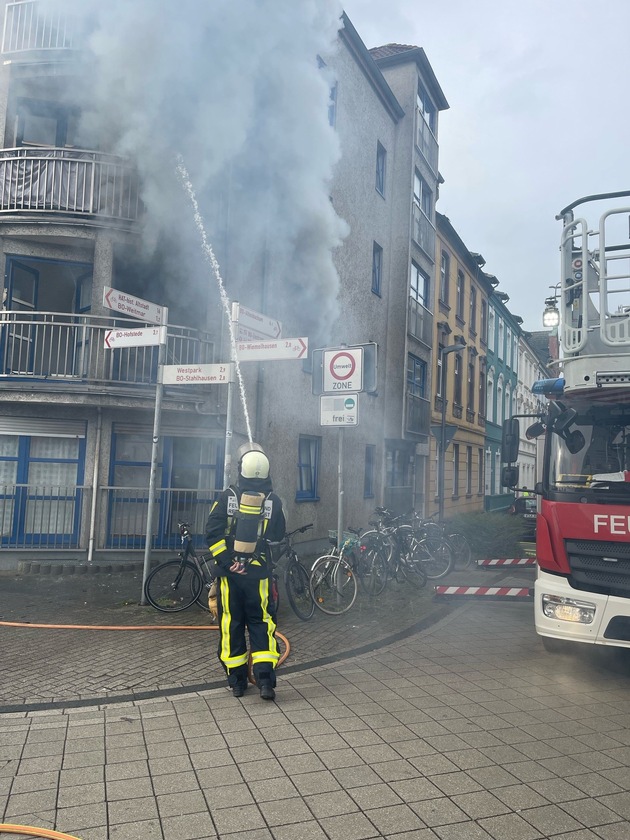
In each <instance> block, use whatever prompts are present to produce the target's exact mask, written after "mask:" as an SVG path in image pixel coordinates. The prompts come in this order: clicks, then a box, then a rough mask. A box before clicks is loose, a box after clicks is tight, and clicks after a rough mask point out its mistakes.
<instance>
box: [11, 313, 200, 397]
mask: <svg viewBox="0 0 630 840" xmlns="http://www.w3.org/2000/svg"><path fill="white" fill-rule="evenodd" d="M139 326H145V325H144V324H142V322H141V321H129V320H124V319H121V318H106V317H97V316H93V315H67V314H61V313H57V312H0V379H3V380H14V379H19V380H21V381H23V380H24V379H28V380H29V381H31V382H34V381H39V382H42V383H56V382H66V383H69V382H74V383H80V384H86V385H99V386H109V387H114V386H116V387H119V386H120V387H123V388H130V392H131V393H133V394H134V395H137V394H138V389H137V386H138V385H155V383H156V376H157V356H158V347H157V346H152V347H120V348H117V349H107V348H106V347H105V335H106V333H108V332H109V331H110V330H112V329H117V330H120V329H133V328H136V327H139ZM147 326H153V325H147ZM212 362H214V344H213V342H212V341H210V339H209V336H208V335H207V334H206V333H201V332H199V331H198V330H193V329H189V328H187V327H178V326H175V325H169V326H168V335H167V347H166V363H167V364H182V365H190V364H204V363H212ZM131 386H133V390H131ZM189 387H191V386H189ZM205 387H206V389H207V386H205ZM188 392H189V391H188V389H187V393H188Z"/></svg>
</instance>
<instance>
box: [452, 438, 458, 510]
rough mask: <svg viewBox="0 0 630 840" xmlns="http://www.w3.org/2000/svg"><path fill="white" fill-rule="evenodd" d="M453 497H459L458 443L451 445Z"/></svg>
mask: <svg viewBox="0 0 630 840" xmlns="http://www.w3.org/2000/svg"><path fill="white" fill-rule="evenodd" d="M453 496H455V497H456V496H459V443H454V444H453Z"/></svg>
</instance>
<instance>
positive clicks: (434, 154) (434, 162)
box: [416, 110, 438, 178]
mask: <svg viewBox="0 0 630 840" xmlns="http://www.w3.org/2000/svg"><path fill="white" fill-rule="evenodd" d="M416 146H417V147H418V148H419V149H420V152H421V153H422V156H423V158H424V159H425V160H426V162H427V163H428V164H429V166H430V167H431V169H432V170H433V174H434V175H435V177H436V178H437V175H438V143H437V140H436V139H435V137H434V135H433V132H432V131H431V129H430V128H429V125H428V123H427V121H426V120H425V118H424V117H423V115H422V112H421V111H420V110H416Z"/></svg>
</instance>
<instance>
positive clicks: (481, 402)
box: [479, 359, 486, 417]
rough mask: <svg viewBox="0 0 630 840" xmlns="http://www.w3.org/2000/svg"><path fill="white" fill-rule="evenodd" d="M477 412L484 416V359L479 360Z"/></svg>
mask: <svg viewBox="0 0 630 840" xmlns="http://www.w3.org/2000/svg"><path fill="white" fill-rule="evenodd" d="M479 414H480V415H481V416H482V417H486V361H485V359H481V360H480V361H479Z"/></svg>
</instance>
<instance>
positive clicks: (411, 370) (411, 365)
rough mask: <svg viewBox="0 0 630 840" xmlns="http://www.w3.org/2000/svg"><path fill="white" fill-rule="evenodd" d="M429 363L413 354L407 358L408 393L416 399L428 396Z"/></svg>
mask: <svg viewBox="0 0 630 840" xmlns="http://www.w3.org/2000/svg"><path fill="white" fill-rule="evenodd" d="M426 389H427V363H426V362H425V361H423V360H422V359H419V358H418V357H417V356H413V355H412V354H411V353H410V354H409V355H408V356H407V392H408V393H409V394H412V395H413V396H414V397H422V398H424V397H425V396H426Z"/></svg>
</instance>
